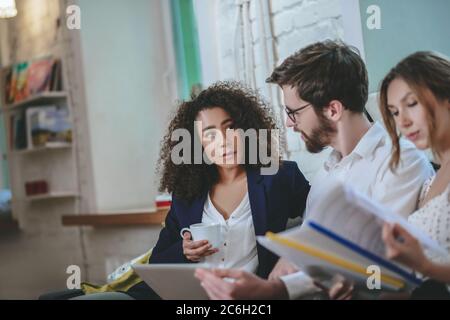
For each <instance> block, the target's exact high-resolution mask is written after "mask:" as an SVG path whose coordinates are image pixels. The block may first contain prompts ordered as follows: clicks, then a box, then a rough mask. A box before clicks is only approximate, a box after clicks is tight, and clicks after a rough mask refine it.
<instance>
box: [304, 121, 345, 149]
mask: <svg viewBox="0 0 450 320" xmlns="http://www.w3.org/2000/svg"><path fill="white" fill-rule="evenodd" d="M318 118H319V125H318V126H317V127H316V128H314V129H313V130H312V132H311V135H310V136H309V135H307V134H306V133H305V132H303V131H300V132H301V133H302V135H303V137H304V140H305V145H306V150H308V152H311V153H320V152H322V151H323V150H324V149H325V148H326V147H328V146H329V145H330V143H331V138H332V136H333V135H334V134H335V133H336V128H335V126H334V125H333V123H332V122H331V121H330V120H328V119H327V118H325V117H324V116H323V115H318Z"/></svg>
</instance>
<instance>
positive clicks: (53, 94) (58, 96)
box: [3, 91, 67, 111]
mask: <svg viewBox="0 0 450 320" xmlns="http://www.w3.org/2000/svg"><path fill="white" fill-rule="evenodd" d="M66 98H67V92H65V91H48V92H42V93H40V94H37V95H35V96H33V97H30V98H28V99H25V100H22V101H19V102H16V103H13V104H8V105H6V106H5V107H4V108H3V110H4V111H13V110H16V109H18V108H21V107H24V106H35V105H40V104H49V103H54V102H55V100H62V99H66Z"/></svg>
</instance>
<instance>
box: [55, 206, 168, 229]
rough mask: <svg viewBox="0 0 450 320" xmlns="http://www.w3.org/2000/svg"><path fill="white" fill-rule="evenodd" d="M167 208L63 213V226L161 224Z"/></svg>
mask: <svg viewBox="0 0 450 320" xmlns="http://www.w3.org/2000/svg"><path fill="white" fill-rule="evenodd" d="M168 211H169V209H160V210H158V211H156V212H146V213H141V212H138V213H136V212H129V213H120V214H101V213H92V214H80V215H65V216H63V217H62V224H63V225H64V226H91V227H108V226H109V227H114V226H133V225H134V226H136V225H140V226H142V225H147V226H148V225H151V226H161V225H162V224H163V222H164V221H165V219H166V216H167V213H168Z"/></svg>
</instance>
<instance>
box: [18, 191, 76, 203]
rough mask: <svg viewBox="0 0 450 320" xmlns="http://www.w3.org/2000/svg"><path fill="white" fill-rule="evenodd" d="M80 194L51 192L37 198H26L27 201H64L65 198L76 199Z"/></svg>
mask: <svg viewBox="0 0 450 320" xmlns="http://www.w3.org/2000/svg"><path fill="white" fill-rule="evenodd" d="M76 197H78V194H76V193H73V192H50V193H46V194H40V195H35V196H29V197H26V198H25V200H27V201H42V200H52V199H64V198H76Z"/></svg>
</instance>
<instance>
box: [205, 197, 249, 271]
mask: <svg viewBox="0 0 450 320" xmlns="http://www.w3.org/2000/svg"><path fill="white" fill-rule="evenodd" d="M202 222H203V223H208V224H220V226H221V234H222V239H223V243H222V246H221V247H220V248H219V252H217V253H215V254H213V255H211V256H208V257H205V258H204V261H203V262H204V263H207V264H209V265H210V266H211V267H213V268H226V269H228V268H235V269H243V270H246V271H248V272H252V273H255V272H256V269H257V268H258V252H257V249H256V235H255V228H254V226H253V217H252V211H251V207H250V200H249V197H248V192H247V194H246V195H245V196H244V199H242V201H241V203H240V204H239V205H238V206H237V208H236V209H235V210H234V211H233V212H232V213H231V215H230V217H229V218H228V220H225V219H224V217H223V216H222V215H221V214H220V212H219V211H218V210H217V209H216V208H215V207H214V204H213V203H212V201H211V198H210V197H209V194H208V199H207V200H206V201H205V205H204V208H203V217H202Z"/></svg>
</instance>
